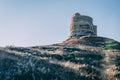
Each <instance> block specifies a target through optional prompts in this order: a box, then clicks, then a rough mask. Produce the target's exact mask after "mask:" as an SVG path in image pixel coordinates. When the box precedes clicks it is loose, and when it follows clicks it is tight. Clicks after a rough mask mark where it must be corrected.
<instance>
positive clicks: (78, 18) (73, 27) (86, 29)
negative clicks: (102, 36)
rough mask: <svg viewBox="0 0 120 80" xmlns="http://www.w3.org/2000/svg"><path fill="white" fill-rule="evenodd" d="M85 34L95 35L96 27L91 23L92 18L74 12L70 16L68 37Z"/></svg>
mask: <svg viewBox="0 0 120 80" xmlns="http://www.w3.org/2000/svg"><path fill="white" fill-rule="evenodd" d="M87 35H89V36H97V27H96V26H95V25H93V19H92V18H91V17H89V16H84V15H80V14H79V13H75V14H74V15H73V16H72V18H71V24H70V38H73V37H74V38H75V37H77V38H78V37H81V36H87Z"/></svg>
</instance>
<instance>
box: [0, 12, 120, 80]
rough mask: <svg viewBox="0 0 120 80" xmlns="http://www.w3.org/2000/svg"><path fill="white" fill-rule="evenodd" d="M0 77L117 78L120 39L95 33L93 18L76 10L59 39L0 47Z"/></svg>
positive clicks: (37, 79)
mask: <svg viewBox="0 0 120 80" xmlns="http://www.w3.org/2000/svg"><path fill="white" fill-rule="evenodd" d="M0 80H120V42H118V41H115V40H113V39H109V38H105V37H99V36H97V27H96V25H94V24H93V19H92V18H91V17H89V16H84V15H81V14H79V13H75V14H74V15H73V16H72V19H71V24H70V36H69V38H68V39H67V40H65V41H63V42H61V43H58V44H52V45H46V46H33V47H12V46H8V47H1V48H0Z"/></svg>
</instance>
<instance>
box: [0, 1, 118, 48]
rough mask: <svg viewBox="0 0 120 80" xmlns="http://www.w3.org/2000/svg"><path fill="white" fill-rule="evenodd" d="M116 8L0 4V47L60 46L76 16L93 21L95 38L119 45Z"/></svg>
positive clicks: (67, 3) (85, 3) (52, 3)
mask: <svg viewBox="0 0 120 80" xmlns="http://www.w3.org/2000/svg"><path fill="white" fill-rule="evenodd" d="M119 6H120V0H99V1H98V0H90V1H88V0H79V1H75V0H71V1H67V0H66V1H65V0H59V1H56V0H43V1H41V0H34V1H33V0H0V11H1V12H0V46H7V45H13V46H36V45H48V44H54V43H60V42H62V41H64V40H66V39H67V38H68V37H69V26H70V19H71V16H72V15H73V14H74V13H76V12H79V13H80V14H81V15H87V16H90V17H92V18H93V23H94V25H97V30H98V32H97V33H98V36H102V37H107V38H111V39H114V40H117V41H119V42H120V36H119V34H120V31H119V30H120V27H119V21H120V10H119Z"/></svg>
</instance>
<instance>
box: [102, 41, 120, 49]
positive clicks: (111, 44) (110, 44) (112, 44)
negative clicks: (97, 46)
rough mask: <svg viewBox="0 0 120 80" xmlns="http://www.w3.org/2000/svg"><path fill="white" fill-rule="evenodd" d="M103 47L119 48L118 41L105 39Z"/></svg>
mask: <svg viewBox="0 0 120 80" xmlns="http://www.w3.org/2000/svg"><path fill="white" fill-rule="evenodd" d="M104 48H105V49H106V50H108V49H117V50H120V43H119V42H117V41H114V40H109V41H105V44H104Z"/></svg>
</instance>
